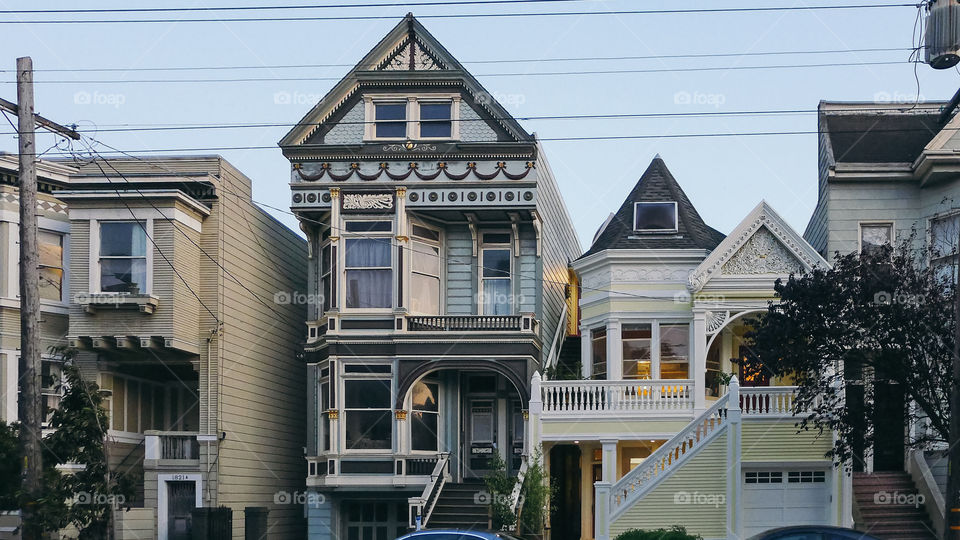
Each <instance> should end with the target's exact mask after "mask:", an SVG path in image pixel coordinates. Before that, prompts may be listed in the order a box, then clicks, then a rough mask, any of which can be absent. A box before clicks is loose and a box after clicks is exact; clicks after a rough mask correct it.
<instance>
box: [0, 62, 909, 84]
mask: <svg viewBox="0 0 960 540" xmlns="http://www.w3.org/2000/svg"><path fill="white" fill-rule="evenodd" d="M916 63H917V62H914V61H910V60H893V61H876V62H828V63H821V64H773V65H765V66H700V67H687V68H649V69H596V70H579V71H530V72H523V71H521V72H497V73H479V74H477V75H476V77H555V76H572V75H623V74H632V73H687V72H700V71H748V70H766V69H809V68H832V67H861V66H887V65H898V64H916ZM342 78H343V77H235V78H230V79H225V78H221V79H79V80H65V79H54V80H48V81H35V82H36V84H180V83H188V84H202V83H248V82H254V83H259V82H314V81H339V80H341V79H342ZM2 83H3V84H15V83H14V82H13V81H3V82H2Z"/></svg>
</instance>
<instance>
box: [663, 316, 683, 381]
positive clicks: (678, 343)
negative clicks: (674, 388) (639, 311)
mask: <svg viewBox="0 0 960 540" xmlns="http://www.w3.org/2000/svg"><path fill="white" fill-rule="evenodd" d="M689 372H690V325H689V324H686V323H677V324H660V378H661V379H686V378H687V377H688V376H689Z"/></svg>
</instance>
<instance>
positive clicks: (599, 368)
mask: <svg viewBox="0 0 960 540" xmlns="http://www.w3.org/2000/svg"><path fill="white" fill-rule="evenodd" d="M590 356H591V358H590V360H591V368H592V370H591V373H592V376H593V378H594V379H606V378H607V329H606V328H595V329H593V330H591V331H590Z"/></svg>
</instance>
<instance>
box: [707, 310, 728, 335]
mask: <svg viewBox="0 0 960 540" xmlns="http://www.w3.org/2000/svg"><path fill="white" fill-rule="evenodd" d="M706 315H707V335H708V336H712V335H714V334H716V333H717V332H719V331H720V330H721V329H722V328H723V327H724V325H726V324H727V320H729V319H730V311H720V312H713V311H708V312H707V313H706Z"/></svg>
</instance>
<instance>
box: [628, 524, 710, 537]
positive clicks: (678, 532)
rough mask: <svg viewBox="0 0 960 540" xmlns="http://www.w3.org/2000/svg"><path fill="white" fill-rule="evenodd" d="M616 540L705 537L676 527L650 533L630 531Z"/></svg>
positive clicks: (650, 531) (639, 530) (636, 530)
mask: <svg viewBox="0 0 960 540" xmlns="http://www.w3.org/2000/svg"><path fill="white" fill-rule="evenodd" d="M615 540H703V537H702V536H700V535H699V534H696V535H695V534H690V533H688V532H687V529H686V528H684V527H681V526H679V525H674V526H673V527H670V528H669V529H655V530H649V531H645V530H642V529H630V530H629V531H625V532H623V533H620V534H619V535H618V536H617V537H616V539H615Z"/></svg>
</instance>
